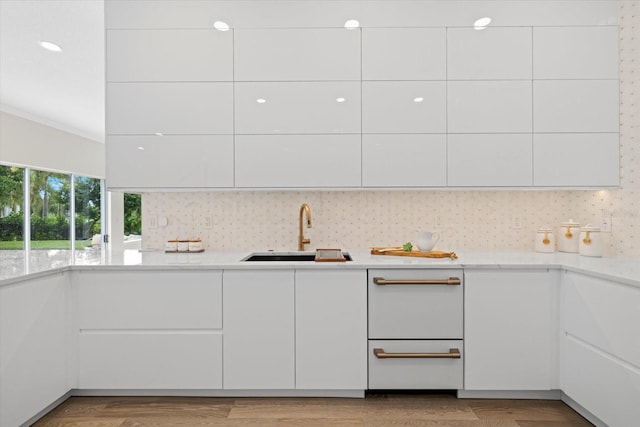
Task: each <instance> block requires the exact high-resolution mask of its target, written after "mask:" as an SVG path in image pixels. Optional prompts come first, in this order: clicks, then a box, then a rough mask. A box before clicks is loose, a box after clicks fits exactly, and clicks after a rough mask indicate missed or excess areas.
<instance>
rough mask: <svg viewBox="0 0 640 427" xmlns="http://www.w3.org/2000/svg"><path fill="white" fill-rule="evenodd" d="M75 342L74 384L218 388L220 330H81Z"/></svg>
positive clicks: (147, 387)
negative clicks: (113, 331) (99, 331)
mask: <svg viewBox="0 0 640 427" xmlns="http://www.w3.org/2000/svg"><path fill="white" fill-rule="evenodd" d="M78 345H79V354H78V362H79V363H78V381H79V387H80V388H88V389H221V388H222V334H216V333H202V334H186V333H178V334H172V333H83V334H80V336H79V342H78Z"/></svg>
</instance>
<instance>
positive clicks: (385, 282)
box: [373, 277, 460, 285]
mask: <svg viewBox="0 0 640 427" xmlns="http://www.w3.org/2000/svg"><path fill="white" fill-rule="evenodd" d="M373 283H375V284H376V285H459V284H460V278H458V277H449V278H448V279H434V280H430V279H417V280H412V279H398V280H394V279H383V278H382V277H374V278H373Z"/></svg>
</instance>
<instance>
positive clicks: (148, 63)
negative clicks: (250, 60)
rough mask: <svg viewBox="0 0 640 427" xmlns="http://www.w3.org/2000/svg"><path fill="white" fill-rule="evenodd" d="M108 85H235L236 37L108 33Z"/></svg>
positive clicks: (204, 32) (201, 32) (200, 32)
mask: <svg viewBox="0 0 640 427" xmlns="http://www.w3.org/2000/svg"><path fill="white" fill-rule="evenodd" d="M106 46H107V81H110V82H118V81H120V82H127V81H128V82H135V81H159V82H169V81H201V82H204V81H233V33H232V32H222V31H212V30H211V29H189V30H186V29H174V30H142V29H135V30H107V43H106Z"/></svg>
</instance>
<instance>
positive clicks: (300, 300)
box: [295, 270, 367, 390]
mask: <svg viewBox="0 0 640 427" xmlns="http://www.w3.org/2000/svg"><path fill="white" fill-rule="evenodd" d="M366 281H367V273H366V270H329V271H326V270H322V271H318V270H296V274H295V282H296V286H295V305H296V388H297V389H315V390H321V389H335V390H337V389H350V390H364V389H366V388H367V345H366V335H367V288H366V285H365V283H366Z"/></svg>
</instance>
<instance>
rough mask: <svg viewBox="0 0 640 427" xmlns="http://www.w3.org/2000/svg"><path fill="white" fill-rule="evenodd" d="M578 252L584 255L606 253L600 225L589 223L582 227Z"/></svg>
mask: <svg viewBox="0 0 640 427" xmlns="http://www.w3.org/2000/svg"><path fill="white" fill-rule="evenodd" d="M578 252H580V255H584V256H602V255H603V253H604V242H603V241H602V233H601V232H600V227H593V226H591V225H589V224H587V225H585V226H584V227H582V228H581V229H580V241H579V242H578Z"/></svg>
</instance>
